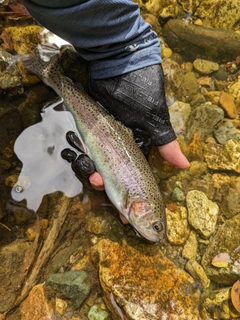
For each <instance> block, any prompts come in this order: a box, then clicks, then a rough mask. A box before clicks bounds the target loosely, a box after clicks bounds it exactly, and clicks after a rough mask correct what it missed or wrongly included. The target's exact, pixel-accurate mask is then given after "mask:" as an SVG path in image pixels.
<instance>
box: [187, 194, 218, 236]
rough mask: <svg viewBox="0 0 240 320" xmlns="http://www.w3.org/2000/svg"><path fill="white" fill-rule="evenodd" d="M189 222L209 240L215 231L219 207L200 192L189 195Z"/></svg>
mask: <svg viewBox="0 0 240 320" xmlns="http://www.w3.org/2000/svg"><path fill="white" fill-rule="evenodd" d="M186 204H187V208H188V221H189V223H190V225H191V226H192V227H193V228H194V229H195V230H197V231H198V232H199V233H200V235H201V236H202V237H204V238H209V237H210V236H211V235H212V234H213V233H214V231H215V227H216V223H217V217H218V213H219V208H218V205H217V204H216V203H214V202H212V201H211V200H209V199H208V198H207V196H206V195H205V194H204V193H203V192H201V191H198V190H191V191H189V192H188V193H187V196H186Z"/></svg>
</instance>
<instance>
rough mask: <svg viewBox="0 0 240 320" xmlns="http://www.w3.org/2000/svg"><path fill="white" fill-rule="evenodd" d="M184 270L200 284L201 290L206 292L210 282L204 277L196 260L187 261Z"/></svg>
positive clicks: (202, 270)
mask: <svg viewBox="0 0 240 320" xmlns="http://www.w3.org/2000/svg"><path fill="white" fill-rule="evenodd" d="M185 269H186V270H187V272H188V273H190V275H191V276H192V277H193V278H194V279H195V280H196V281H199V282H200V286H201V288H202V290H206V289H207V288H208V287H209V285H210V280H209V279H208V277H207V276H206V273H205V272H204V269H203V267H202V266H201V265H200V264H199V263H198V262H197V261H196V260H194V259H191V260H188V262H187V263H186V266H185Z"/></svg>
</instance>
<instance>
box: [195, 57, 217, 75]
mask: <svg viewBox="0 0 240 320" xmlns="http://www.w3.org/2000/svg"><path fill="white" fill-rule="evenodd" d="M193 66H194V68H195V69H196V70H197V71H198V72H200V73H202V74H210V73H212V72H214V71H217V70H218V69H219V65H218V63H216V62H212V61H208V60H204V59H196V60H194V61H193Z"/></svg>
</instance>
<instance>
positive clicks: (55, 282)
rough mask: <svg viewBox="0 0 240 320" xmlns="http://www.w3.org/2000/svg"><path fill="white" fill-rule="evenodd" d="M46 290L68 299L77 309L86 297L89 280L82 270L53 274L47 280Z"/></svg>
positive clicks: (89, 284) (88, 290)
mask: <svg viewBox="0 0 240 320" xmlns="http://www.w3.org/2000/svg"><path fill="white" fill-rule="evenodd" d="M47 286H48V288H47V290H50V291H52V293H53V294H54V295H57V296H58V297H62V298H66V299H70V300H71V302H72V304H73V306H74V307H75V308H76V309H78V308H79V307H80V306H81V304H82V303H83V301H84V300H85V299H86V298H87V297H88V295H89V293H90V288H91V282H90V278H89V276H88V273H87V272H86V271H84V270H72V271H68V272H64V273H55V274H53V275H51V276H50V277H49V278H48V280H47Z"/></svg>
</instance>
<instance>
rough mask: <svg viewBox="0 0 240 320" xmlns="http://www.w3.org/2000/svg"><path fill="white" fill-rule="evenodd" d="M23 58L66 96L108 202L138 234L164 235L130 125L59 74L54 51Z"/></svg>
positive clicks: (159, 205) (152, 184) (158, 204)
mask: <svg viewBox="0 0 240 320" xmlns="http://www.w3.org/2000/svg"><path fill="white" fill-rule="evenodd" d="M24 64H25V65H26V67H27V68H28V69H30V70H31V71H32V72H34V73H36V74H37V75H39V76H40V78H41V79H42V80H43V82H45V83H46V84H47V85H49V86H50V87H52V88H53V89H54V90H55V92H56V93H57V94H58V95H59V96H60V97H62V98H63V99H64V101H65V104H66V105H67V106H68V108H69V110H70V111H71V113H72V114H73V116H74V118H75V121H76V125H77V128H78V131H79V135H80V140H81V141H82V143H83V145H84V148H85V150H84V152H86V153H87V154H88V155H89V157H90V158H91V159H92V160H93V161H94V163H95V166H96V169H97V171H98V172H99V173H100V174H101V175H102V177H103V179H104V185H105V191H106V193H107V195H108V197H109V199H110V200H111V201H112V203H113V204H114V205H115V206H116V208H117V209H118V210H119V211H120V212H121V213H122V214H123V215H124V216H125V217H126V219H127V220H128V221H129V222H130V223H131V224H132V225H133V227H134V228H135V229H136V230H137V231H138V232H139V233H140V234H141V235H143V236H144V237H146V238H147V239H149V240H151V241H156V242H158V241H159V240H160V239H162V238H163V236H164V234H165V208H164V205H163V201H162V197H161V194H160V191H159V188H158V185H157V183H156V181H155V178H154V176H153V174H152V172H151V169H150V167H149V165H148V163H147V161H146V159H145V157H144V156H143V154H142V152H141V151H140V149H139V148H138V146H137V145H136V143H135V141H134V138H133V136H132V134H131V133H130V131H129V130H128V129H126V128H125V127H124V126H122V125H121V124H120V123H119V122H118V121H116V120H115V119H114V118H113V117H112V116H111V115H110V114H108V113H107V112H106V110H105V109H104V108H102V107H101V106H99V105H98V104H97V103H96V102H95V101H94V100H93V99H92V98H91V97H89V96H88V95H87V94H86V93H85V92H84V91H83V90H81V89H79V88H78V87H76V86H75V85H74V84H73V83H72V81H71V80H70V79H69V78H66V77H65V76H64V75H63V71H62V68H61V66H60V65H59V63H58V58H57V56H54V57H53V58H52V59H51V61H50V62H48V63H46V62H43V61H42V60H41V59H40V58H38V60H37V58H32V59H29V60H28V61H25V62H24ZM136 204H140V205H136ZM157 229H158V230H157Z"/></svg>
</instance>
